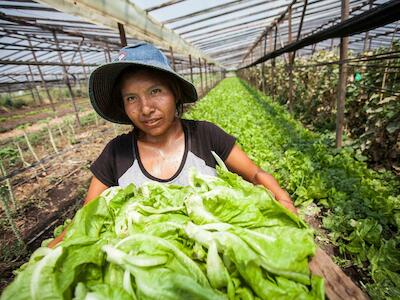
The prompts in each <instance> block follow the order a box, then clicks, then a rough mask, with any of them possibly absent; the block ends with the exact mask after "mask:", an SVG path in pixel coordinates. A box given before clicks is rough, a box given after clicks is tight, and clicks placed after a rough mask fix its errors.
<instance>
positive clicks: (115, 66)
mask: <svg viewBox="0 0 400 300" xmlns="http://www.w3.org/2000/svg"><path fill="white" fill-rule="evenodd" d="M129 66H138V67H148V68H151V69H155V70H159V71H163V72H166V73H168V74H171V75H173V76H175V77H176V78H177V79H178V82H179V83H180V86H181V88H182V99H180V100H181V101H182V102H183V103H191V102H195V101H196V100H197V92H196V88H195V87H194V85H193V84H192V83H191V82H190V81H187V80H186V79H185V78H183V77H182V76H180V75H179V74H178V73H176V72H175V71H174V70H173V69H172V68H171V66H170V65H169V63H168V59H167V57H166V56H165V55H164V54H163V53H162V52H161V51H160V50H158V49H157V48H156V47H154V46H153V45H151V44H148V43H140V44H137V45H134V46H127V47H124V48H122V49H121V50H120V51H119V54H118V58H117V59H116V60H114V61H113V62H110V63H107V64H104V65H101V66H99V67H97V68H96V69H95V70H94V71H93V72H92V73H91V74H90V78H89V97H90V102H91V103H92V106H93V108H94V109H95V110H96V112H97V113H98V114H99V115H100V116H101V117H103V118H104V119H106V120H108V121H110V122H113V123H118V124H132V122H131V120H130V119H129V118H128V116H127V115H126V114H125V112H123V111H122V110H120V109H117V107H118V105H119V103H120V102H121V99H116V93H114V87H115V81H116V79H117V78H118V76H119V74H120V73H121V72H122V71H123V70H124V69H125V68H127V67H129Z"/></svg>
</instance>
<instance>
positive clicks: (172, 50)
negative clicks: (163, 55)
mask: <svg viewBox="0 0 400 300" xmlns="http://www.w3.org/2000/svg"><path fill="white" fill-rule="evenodd" d="M169 52H170V53H171V63H172V69H173V70H174V71H175V72H176V66H175V57H174V49H172V47H171V46H169Z"/></svg>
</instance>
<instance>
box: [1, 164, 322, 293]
mask: <svg viewBox="0 0 400 300" xmlns="http://www.w3.org/2000/svg"><path fill="white" fill-rule="evenodd" d="M217 172H218V177H209V176H201V175H198V174H196V173H192V175H191V185H190V186H188V187H180V186H173V185H165V184H159V183H151V184H147V185H144V186H142V187H141V188H136V187H135V186H133V185H130V186H128V187H127V188H125V189H122V188H119V187H113V188H110V189H108V190H106V191H105V192H104V193H103V194H102V195H101V196H100V197H98V198H97V199H96V200H94V201H92V202H90V203H89V204H88V205H86V206H85V207H83V208H81V209H80V210H79V211H78V213H77V214H76V216H75V218H74V219H73V221H72V224H71V226H70V227H69V229H68V232H67V234H66V236H65V239H64V241H63V242H62V243H61V244H60V245H59V246H57V247H56V248H55V249H48V248H44V247H43V248H39V249H38V250H37V251H36V252H35V253H34V254H33V255H32V257H31V259H30V261H29V262H28V263H27V264H26V265H24V267H23V268H21V269H20V270H19V274H18V275H17V277H16V278H15V280H14V281H13V282H12V283H11V284H10V285H9V286H8V287H7V288H6V289H5V291H4V293H3V294H2V296H1V300H6V299H77V300H78V299H79V300H80V299H134V300H136V299H324V289H323V280H322V279H321V278H319V277H315V276H313V275H311V273H310V270H309V268H308V260H309V258H310V257H311V256H312V255H313V254H314V252H315V245H314V241H313V233H312V231H311V230H310V229H309V228H308V227H307V226H306V224H305V223H304V222H303V221H302V220H300V219H299V218H298V217H297V216H296V215H294V214H292V213H291V212H289V211H288V210H286V209H285V208H284V207H283V206H281V205H280V204H279V203H278V202H277V201H275V200H274V199H273V197H272V196H271V195H270V194H269V193H268V192H267V191H266V190H265V189H264V188H261V187H256V186H253V185H251V184H249V183H248V182H246V181H244V180H242V179H241V178H240V177H239V176H237V175H235V174H232V173H230V172H228V171H227V170H226V169H223V168H218V170H217Z"/></svg>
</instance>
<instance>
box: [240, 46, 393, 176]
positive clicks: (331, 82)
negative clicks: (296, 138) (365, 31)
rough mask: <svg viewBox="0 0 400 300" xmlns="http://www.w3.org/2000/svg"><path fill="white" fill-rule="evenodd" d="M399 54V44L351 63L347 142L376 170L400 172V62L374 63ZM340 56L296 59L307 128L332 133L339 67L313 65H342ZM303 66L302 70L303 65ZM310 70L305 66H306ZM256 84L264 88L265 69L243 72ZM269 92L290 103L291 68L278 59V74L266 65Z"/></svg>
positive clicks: (298, 100) (296, 103)
mask: <svg viewBox="0 0 400 300" xmlns="http://www.w3.org/2000/svg"><path fill="white" fill-rule="evenodd" d="M399 51H400V41H395V42H393V44H392V45H391V47H387V48H378V49H376V50H374V51H370V52H367V53H363V54H361V55H358V56H356V55H354V54H352V53H349V57H350V58H356V57H361V56H362V57H364V58H366V59H365V60H364V61H350V62H349V64H348V65H349V66H348V78H347V95H346V105H345V109H346V111H345V141H346V144H347V145H350V146H352V147H354V148H355V149H359V150H360V152H361V153H362V154H363V155H365V156H366V157H367V158H368V160H369V161H370V163H372V164H373V165H375V166H377V167H382V166H383V167H385V168H387V169H392V170H393V169H394V170H395V171H397V172H398V171H399V170H400V165H399V161H400V147H399V143H400V92H399V91H400V72H399V67H400V58H399V56H398V55H393V54H392V56H393V57H392V58H386V59H373V60H368V58H369V59H371V58H375V57H376V55H383V54H384V53H388V52H392V53H398V52H399ZM338 60H339V57H338V55H337V53H336V52H332V51H319V52H316V53H315V54H314V55H312V56H310V57H298V58H296V60H295V66H294V68H293V86H294V89H293V113H294V116H295V117H296V119H299V120H301V122H302V123H303V124H305V125H306V126H307V127H309V128H311V129H313V130H316V131H319V132H329V133H331V136H332V137H334V135H333V134H332V133H333V132H334V130H335V123H336V99H337V86H338V78H339V66H338V64H328V65H322V66H315V64H320V63H328V62H333V61H338ZM302 66H303V67H302ZM305 66H307V67H305ZM241 75H242V76H243V78H246V79H248V80H249V81H251V82H252V84H253V85H254V86H256V87H257V88H259V89H260V90H261V89H262V81H263V79H262V66H261V65H259V66H257V67H254V68H251V69H247V70H245V71H243V72H242V73H241ZM264 80H265V82H266V85H265V89H266V91H265V92H266V93H267V94H268V95H271V96H272V97H273V98H274V100H276V101H278V102H279V103H281V104H288V94H289V69H288V67H287V64H286V62H285V61H284V60H283V59H282V57H281V58H280V59H277V61H276V66H275V68H274V71H272V67H271V63H270V62H268V63H265V64H264Z"/></svg>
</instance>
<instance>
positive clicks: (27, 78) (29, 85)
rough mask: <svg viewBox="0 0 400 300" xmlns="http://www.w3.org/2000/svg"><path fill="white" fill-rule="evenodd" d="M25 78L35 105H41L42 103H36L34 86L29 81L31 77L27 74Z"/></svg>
mask: <svg viewBox="0 0 400 300" xmlns="http://www.w3.org/2000/svg"><path fill="white" fill-rule="evenodd" d="M25 78H26V84H27V86H28V88H29V91H30V92H31V96H32V99H33V103H37V104H38V105H40V102H38V101H36V97H35V93H34V92H33V87H32V84H31V82H30V80H29V76H28V75H27V74H25Z"/></svg>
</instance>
